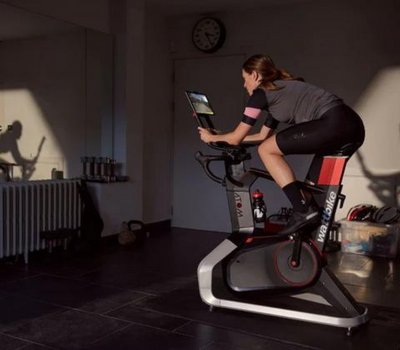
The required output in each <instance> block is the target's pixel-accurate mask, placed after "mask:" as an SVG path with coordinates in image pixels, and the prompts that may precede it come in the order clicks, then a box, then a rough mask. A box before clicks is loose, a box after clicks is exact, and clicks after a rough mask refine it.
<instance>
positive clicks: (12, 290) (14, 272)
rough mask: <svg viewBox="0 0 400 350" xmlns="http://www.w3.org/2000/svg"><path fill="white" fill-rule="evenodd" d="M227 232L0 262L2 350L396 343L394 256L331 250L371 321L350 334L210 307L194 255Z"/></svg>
mask: <svg viewBox="0 0 400 350" xmlns="http://www.w3.org/2000/svg"><path fill="white" fill-rule="evenodd" d="M225 237H226V236H225V235H224V234H219V233H210V232H200V231H192V230H182V229H174V230H173V231H172V233H167V232H165V233H163V234H157V235H153V236H151V237H150V238H149V239H147V240H145V241H144V242H143V243H141V244H138V245H136V246H133V247H131V248H121V247H118V246H115V245H111V246H108V247H103V248H102V250H101V251H100V252H97V253H92V254H87V255H82V254H81V255H79V256H74V254H72V253H71V252H67V253H65V252H55V253H53V254H51V255H49V254H39V255H36V256H34V255H32V256H31V259H30V264H29V266H24V265H23V264H21V263H9V262H5V261H3V262H0V310H1V311H0V349H1V350H14V349H25V350H39V349H49V348H50V349H91V350H95V349H107V350H108V349H135V350H136V349H144V350H150V349H157V350H164V349H166V350H168V349H185V350H186V349H187V350H191V349H206V350H240V349H246V350H249V349H257V350H264V349H283V350H294V349H304V348H311V349H337V348H341V349H363V350H365V349H396V350H398V349H400V348H399V346H400V297H398V293H399V290H400V277H399V276H400V274H399V269H400V261H399V260H396V261H393V260H386V259H371V258H368V257H363V256H356V255H343V254H341V253H332V254H330V255H329V261H330V266H331V268H332V270H333V271H335V272H336V274H337V276H338V277H339V278H340V279H341V280H342V282H343V283H345V285H346V287H347V289H348V290H349V291H350V292H351V293H352V294H353V295H354V296H355V298H356V299H357V300H358V301H359V302H362V303H365V304H369V305H368V306H369V307H370V308H371V312H372V313H373V315H374V318H373V319H372V321H371V322H370V323H369V325H368V327H365V328H363V329H361V330H360V332H358V333H357V334H355V335H354V336H353V337H347V336H346V334H345V331H344V330H342V329H336V328H331V327H325V326H320V325H312V324H308V323H302V322H296V321H291V320H285V319H278V318H273V317H266V316H261V315H255V314H249V313H242V312H234V311H229V310H216V311H215V312H209V311H208V307H207V306H206V305H205V304H203V303H202V301H201V300H200V297H199V293H198V290H197V280H196V269H197V265H198V263H199V261H200V260H201V259H202V258H203V257H204V256H205V255H206V254H207V253H208V252H210V251H211V250H212V249H213V248H214V247H215V246H216V245H217V244H218V243H219V242H220V241H222V240H223V239H224V238H225Z"/></svg>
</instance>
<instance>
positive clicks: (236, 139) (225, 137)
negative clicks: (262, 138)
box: [198, 122, 252, 146]
mask: <svg viewBox="0 0 400 350" xmlns="http://www.w3.org/2000/svg"><path fill="white" fill-rule="evenodd" d="M251 127H252V126H251V125H248V124H246V123H243V122H241V123H240V124H239V125H238V126H237V127H236V129H235V130H234V131H232V132H230V133H228V134H222V135H213V134H211V132H210V131H209V130H207V129H203V128H200V127H199V128H198V129H199V133H200V138H201V139H202V140H203V141H204V142H206V143H210V142H219V141H223V142H227V143H229V144H230V145H233V146H237V145H238V144H240V142H242V141H243V139H244V138H245V137H246V135H247V134H248V133H249V131H250V129H251Z"/></svg>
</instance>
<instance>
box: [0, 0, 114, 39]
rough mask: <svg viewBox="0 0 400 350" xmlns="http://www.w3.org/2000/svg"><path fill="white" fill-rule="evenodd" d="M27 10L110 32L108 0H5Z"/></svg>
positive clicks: (4, 0)
mask: <svg viewBox="0 0 400 350" xmlns="http://www.w3.org/2000/svg"><path fill="white" fill-rule="evenodd" d="M3 2H5V3H7V4H10V5H14V6H17V7H20V8H24V9H26V10H30V11H33V12H36V13H40V14H43V15H46V16H50V17H53V18H57V19H59V20H63V21H66V22H69V23H74V24H78V25H81V26H83V27H86V28H91V29H94V30H99V31H101V32H106V33H108V32H109V30H110V26H109V1H108V0H85V1H80V0H68V1H65V0H35V1H32V0H3Z"/></svg>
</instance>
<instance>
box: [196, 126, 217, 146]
mask: <svg viewBox="0 0 400 350" xmlns="http://www.w3.org/2000/svg"><path fill="white" fill-rule="evenodd" d="M197 129H198V130H199V134H200V138H201V140H202V141H204V142H205V143H210V142H214V140H213V136H214V135H213V134H212V133H211V131H210V130H208V129H204V128H201V127H200V126H199V127H198V128H197Z"/></svg>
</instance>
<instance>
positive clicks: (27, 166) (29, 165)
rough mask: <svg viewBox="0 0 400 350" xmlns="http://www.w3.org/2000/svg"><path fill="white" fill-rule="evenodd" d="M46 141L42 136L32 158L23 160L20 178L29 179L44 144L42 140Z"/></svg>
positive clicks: (34, 169)
mask: <svg viewBox="0 0 400 350" xmlns="http://www.w3.org/2000/svg"><path fill="white" fill-rule="evenodd" d="M45 141H46V137H44V136H43V137H42V140H41V141H40V144H39V147H38V150H37V153H36V156H35V157H34V158H33V159H30V160H25V161H24V163H23V164H22V178H23V179H24V180H29V179H30V178H31V177H32V175H33V173H34V172H35V171H36V163H37V162H38V160H39V156H40V153H41V152H42V148H43V145H44V142H45Z"/></svg>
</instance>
